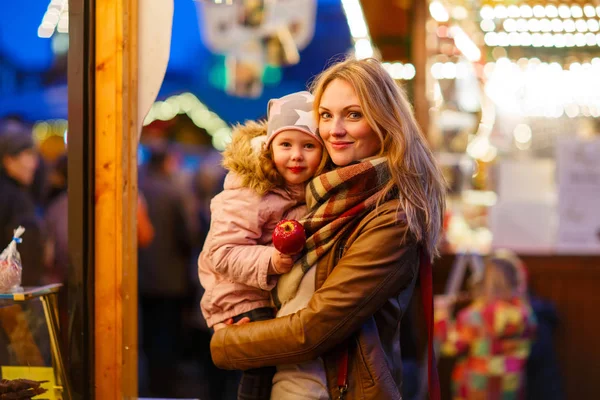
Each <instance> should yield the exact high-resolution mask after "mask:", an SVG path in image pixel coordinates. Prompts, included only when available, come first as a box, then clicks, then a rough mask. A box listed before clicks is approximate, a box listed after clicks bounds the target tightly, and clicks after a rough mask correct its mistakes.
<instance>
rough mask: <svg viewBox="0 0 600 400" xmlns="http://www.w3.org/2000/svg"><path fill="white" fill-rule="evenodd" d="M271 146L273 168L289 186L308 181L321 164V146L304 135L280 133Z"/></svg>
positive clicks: (296, 132)
mask: <svg viewBox="0 0 600 400" xmlns="http://www.w3.org/2000/svg"><path fill="white" fill-rule="evenodd" d="M271 146H273V147H272V149H273V162H274V163H275V168H277V171H278V172H279V173H280V174H281V176H283V179H285V181H286V183H287V184H289V185H295V184H299V183H304V182H306V181H308V180H309V179H311V178H312V177H313V176H314V175H315V172H316V171H317V168H319V164H321V157H322V156H323V146H322V145H321V143H319V141H318V140H317V139H316V138H314V137H312V136H310V135H308V134H306V133H302V132H299V131H296V130H287V131H283V132H280V133H278V134H277V136H275V138H274V139H273V143H272V144H271Z"/></svg>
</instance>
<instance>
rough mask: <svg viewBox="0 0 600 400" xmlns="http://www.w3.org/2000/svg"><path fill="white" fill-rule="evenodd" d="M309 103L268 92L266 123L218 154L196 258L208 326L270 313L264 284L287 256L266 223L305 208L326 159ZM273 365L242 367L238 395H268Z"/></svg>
mask: <svg viewBox="0 0 600 400" xmlns="http://www.w3.org/2000/svg"><path fill="white" fill-rule="evenodd" d="M312 109H313V96H312V95H311V94H310V93H309V92H298V93H293V94H290V95H287V96H284V97H282V98H280V99H273V100H271V101H270V102H269V105H268V109H267V122H266V124H265V123H256V122H248V123H246V125H244V126H238V127H237V128H236V129H235V131H234V134H233V140H232V143H231V144H230V145H229V146H228V148H227V149H226V151H225V152H224V154H223V165H224V167H225V168H227V169H228V170H229V173H228V175H227V177H226V178H225V183H224V190H223V191H222V192H221V193H220V194H218V195H217V196H215V197H214V198H213V199H212V201H211V205H210V211H211V224H210V231H209V233H208V236H207V238H206V241H205V244H204V248H203V250H202V253H201V254H200V257H199V259H198V266H199V268H198V269H199V277H200V283H201V284H202V286H203V287H204V289H205V293H204V296H203V297H202V300H201V302H200V306H201V309H202V313H203V315H204V318H205V319H206V322H207V324H208V326H209V327H214V328H218V327H219V326H220V324H224V323H231V322H237V321H239V320H240V319H242V318H244V317H245V318H248V319H249V320H250V321H259V320H265V319H270V318H274V317H275V314H274V310H273V308H271V301H270V293H269V291H270V290H271V289H273V287H274V286H275V284H276V283H277V278H278V276H279V275H281V274H284V273H286V272H288V271H289V270H290V269H291V268H292V265H293V261H294V260H293V258H292V256H290V255H284V254H281V253H280V252H278V251H277V250H275V248H273V247H272V246H271V237H272V234H273V230H274V229H275V226H276V225H277V223H278V222H279V221H280V220H282V219H299V218H300V217H303V216H304V215H305V214H306V206H305V205H304V204H305V196H304V192H305V185H306V183H307V182H308V181H309V180H310V179H312V178H313V177H314V176H315V175H317V174H319V173H320V172H321V171H322V170H323V168H324V167H325V165H326V163H327V153H326V152H324V151H323V145H322V142H321V139H320V138H319V136H318V134H317V125H316V121H314V118H313V114H312ZM274 372H275V369H274V368H262V369H258V370H249V371H246V372H245V373H244V374H243V375H242V380H241V382H240V385H239V388H238V399H250V398H251V399H269V398H270V393H271V381H272V378H273V374H274Z"/></svg>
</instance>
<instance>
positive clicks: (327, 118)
mask: <svg viewBox="0 0 600 400" xmlns="http://www.w3.org/2000/svg"><path fill="white" fill-rule="evenodd" d="M319 133H320V135H321V138H322V139H323V141H324V142H325V147H326V148H327V151H328V152H329V156H330V157H331V159H332V160H333V162H334V163H335V165H338V166H345V165H348V164H350V163H352V162H354V161H359V160H362V159H365V158H368V157H372V156H374V155H376V154H377V153H379V150H380V149H381V141H380V140H379V137H378V136H377V134H376V133H375V131H373V129H372V128H371V126H370V125H369V124H368V123H367V120H366V119H365V116H364V114H363V111H362V108H361V106H360V101H359V99H358V96H357V95H356V92H355V91H354V88H353V87H352V85H350V83H348V82H347V81H345V80H343V79H335V80H333V81H332V82H331V83H329V85H328V86H327V88H326V89H325V91H324V92H323V96H322V97H321V103H320V104H319Z"/></svg>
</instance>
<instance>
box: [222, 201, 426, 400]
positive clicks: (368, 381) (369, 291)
mask: <svg viewBox="0 0 600 400" xmlns="http://www.w3.org/2000/svg"><path fill="white" fill-rule="evenodd" d="M397 207H398V202H397V201H389V202H387V203H385V204H383V205H381V206H380V207H379V210H378V211H377V212H376V211H372V212H370V213H369V214H367V215H366V216H365V217H364V218H363V219H362V221H361V222H360V223H359V224H358V226H357V227H356V229H354V231H353V232H352V234H350V236H349V237H348V240H347V242H346V246H345V250H344V252H343V255H342V257H341V258H339V261H337V258H338V257H336V255H338V254H340V242H338V243H336V244H335V245H334V246H333V249H332V250H331V251H330V252H329V254H327V255H326V256H325V257H324V258H322V259H321V261H319V263H318V264H317V271H316V283H315V284H316V286H315V287H316V289H317V290H316V292H315V293H314V295H313V297H312V298H311V300H310V301H309V303H308V306H307V307H306V308H305V309H303V310H300V311H298V312H297V313H295V314H291V315H288V316H285V317H281V318H276V319H274V320H269V321H261V322H254V323H250V324H246V325H242V326H233V327H228V328H226V329H222V330H220V331H218V332H216V333H215V334H214V336H213V339H212V341H211V352H212V357H213V361H214V363H215V365H217V366H218V367H220V368H226V369H242V370H245V369H249V368H257V367H262V366H267V365H279V364H293V363H301V362H305V361H309V360H314V359H316V358H317V357H323V360H324V362H325V369H326V373H327V381H328V387H329V393H330V396H331V398H332V399H337V398H338V396H339V389H338V386H337V377H338V362H337V356H336V351H335V350H336V346H337V347H338V348H339V346H342V345H343V346H347V348H348V349H349V366H348V384H349V389H348V393H347V395H346V397H345V399H347V400H354V399H365V400H369V399H378V400H379V399H382V400H393V399H401V394H400V388H401V385H402V365H401V360H400V320H401V319H402V315H403V314H404V312H405V311H406V309H407V307H408V303H409V301H410V298H411V296H412V293H413V289H414V286H415V282H416V279H417V276H418V268H419V267H418V265H419V258H418V256H419V254H418V253H419V250H418V245H417V244H416V243H415V241H414V239H412V235H410V234H408V235H406V237H405V233H406V230H407V225H406V223H405V222H403V221H404V214H403V213H401V214H400V216H398V214H397V211H396V209H397ZM336 261H337V265H336ZM334 267H335V268H334Z"/></svg>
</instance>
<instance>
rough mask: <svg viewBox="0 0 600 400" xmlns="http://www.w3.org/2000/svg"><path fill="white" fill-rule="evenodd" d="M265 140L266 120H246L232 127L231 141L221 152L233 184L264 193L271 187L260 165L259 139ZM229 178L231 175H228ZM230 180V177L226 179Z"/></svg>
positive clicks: (260, 141)
mask: <svg viewBox="0 0 600 400" xmlns="http://www.w3.org/2000/svg"><path fill="white" fill-rule="evenodd" d="M258 137H262V138H263V139H265V140H266V137H267V123H266V121H259V122H254V121H248V122H246V123H245V124H244V125H237V126H235V127H234V129H233V134H232V140H231V143H230V144H229V145H228V146H227V148H226V149H225V151H224V152H223V162H222V164H223V167H225V168H226V169H227V170H229V171H230V172H231V173H232V174H230V175H235V178H236V179H235V183H233V182H232V183H233V184H234V186H238V185H239V186H240V187H246V188H249V189H252V190H254V191H256V192H257V193H259V194H264V193H265V192H267V191H268V190H271V189H272V188H273V184H272V183H271V182H269V180H268V179H267V178H266V176H265V173H264V171H263V170H262V168H261V167H260V161H259V156H260V146H261V144H262V142H263V141H262V140H261V139H257V140H254V141H252V139H254V138H258ZM229 178H231V177H229ZM228 181H231V179H228Z"/></svg>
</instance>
